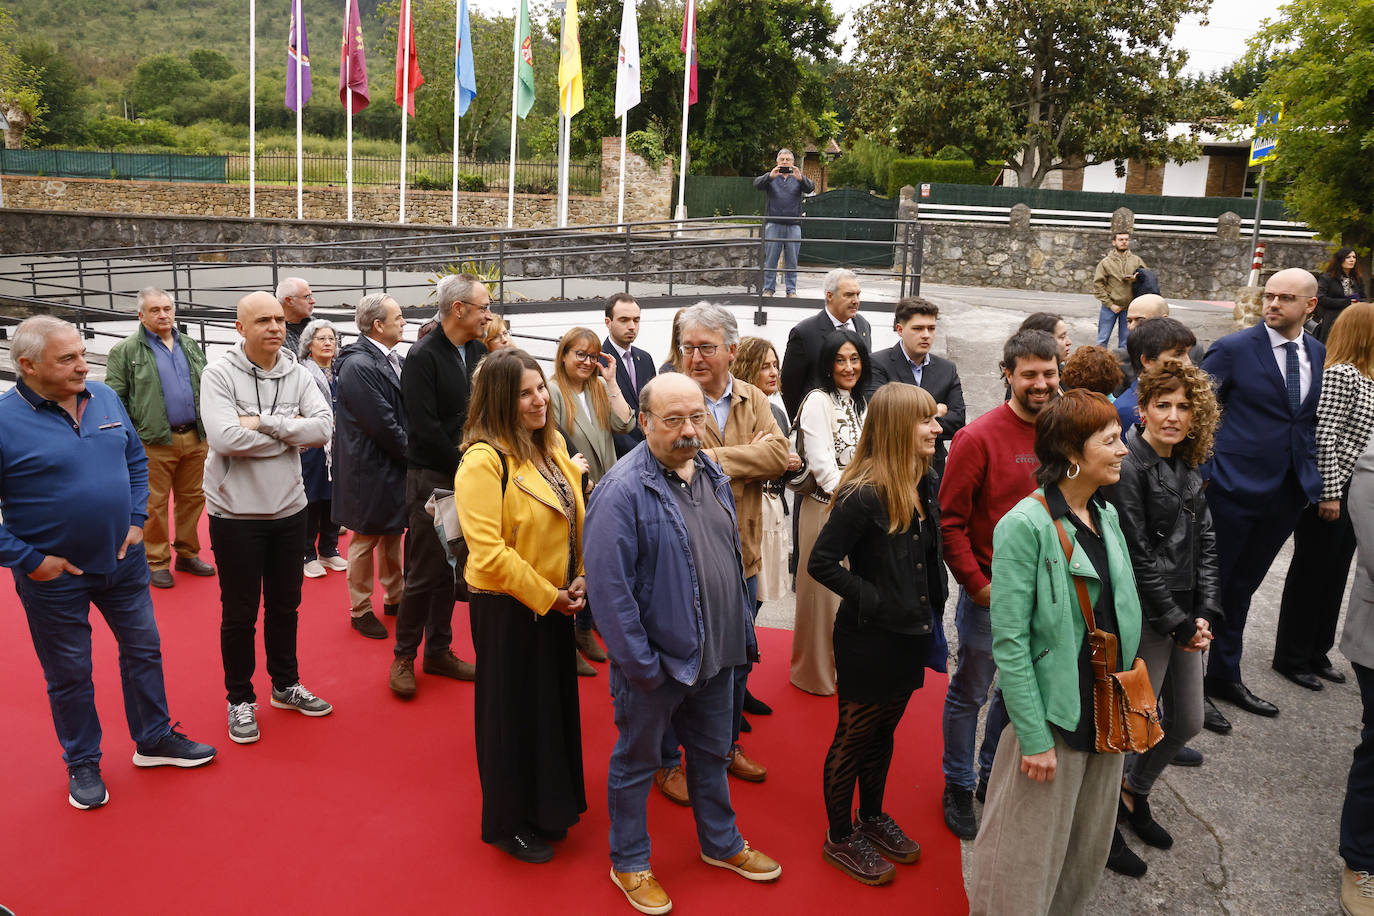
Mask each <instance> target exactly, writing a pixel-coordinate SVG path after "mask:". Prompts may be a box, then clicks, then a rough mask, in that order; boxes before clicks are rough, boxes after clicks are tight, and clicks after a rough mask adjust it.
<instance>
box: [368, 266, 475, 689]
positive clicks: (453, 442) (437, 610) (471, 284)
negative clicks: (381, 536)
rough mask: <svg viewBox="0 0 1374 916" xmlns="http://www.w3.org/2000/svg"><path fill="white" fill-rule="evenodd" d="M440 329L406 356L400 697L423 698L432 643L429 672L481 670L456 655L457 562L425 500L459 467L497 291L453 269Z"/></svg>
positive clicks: (442, 295) (394, 671) (396, 669)
mask: <svg viewBox="0 0 1374 916" xmlns="http://www.w3.org/2000/svg"><path fill="white" fill-rule="evenodd" d="M435 291H436V293H437V294H438V297H439V313H440V315H442V316H443V319H442V321H441V322H440V324H439V326H438V328H436V329H435V330H434V332H433V333H431V334H427V335H425V336H424V337H423V338H421V339H420V340H419V341H418V342H417V343H416V344H415V345H414V346H412V347H411V348H410V352H409V353H407V354H406V360H405V365H404V367H403V368H402V369H401V399H402V402H403V403H404V405H405V415H406V433H407V436H408V439H407V441H406V513H407V517H408V519H407V520H408V525H409V530H408V531H407V532H406V549H405V595H404V597H403V598H402V599H401V606H400V608H399V609H398V610H397V613H396V650H395V658H394V659H392V662H391V672H390V674H389V676H388V679H387V684H388V686H390V687H391V689H392V691H393V692H394V693H396V695H397V696H402V697H411V696H414V695H415V656H416V654H417V653H418V652H419V650H420V643H421V641H422V640H423V642H424V644H425V656H424V662H423V665H422V670H423V671H424V672H425V673H426V674H434V675H439V676H440V677H451V678H456V679H457V680H462V681H470V680H472V679H473V678H474V677H476V674H477V670H476V668H475V667H473V665H472V664H471V663H469V662H465V661H462V660H461V659H459V658H458V656H456V655H454V654H453V650H452V649H451V648H450V646H451V645H452V643H453V567H451V566H450V565H449V562H448V555H447V554H446V553H445V552H444V545H443V544H441V543H439V536H438V535H437V534H435V533H434V521H433V519H431V518H430V517H429V514H428V513H426V512H425V501H426V500H428V499H429V497H430V494H431V493H433V492H434V491H435V490H436V489H444V490H451V489H452V488H453V475H454V474H455V473H456V472H457V470H458V443H459V442H461V441H462V438H463V423H464V422H465V421H466V420H467V416H468V396H469V395H470V393H471V391H472V370H473V369H475V368H477V361H478V360H479V359H481V358H482V356H483V354H485V353H486V352H487V349H486V347H485V346H484V345H483V344H482V339H481V338H482V330H483V329H484V328H485V327H486V324H487V320H488V319H489V318H490V317H491V295H490V294H489V293H488V292H487V287H486V285H485V284H484V283H483V282H482V281H481V279H480V278H478V277H477V276H475V275H473V274H450V275H449V276H447V277H444V278H443V279H442V280H440V281H439V283H438V285H437V286H436V288H435Z"/></svg>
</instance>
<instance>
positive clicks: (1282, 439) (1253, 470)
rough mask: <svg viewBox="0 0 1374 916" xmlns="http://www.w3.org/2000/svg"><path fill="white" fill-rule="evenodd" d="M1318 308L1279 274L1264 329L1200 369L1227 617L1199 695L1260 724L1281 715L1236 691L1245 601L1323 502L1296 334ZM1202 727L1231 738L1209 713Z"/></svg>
mask: <svg viewBox="0 0 1374 916" xmlns="http://www.w3.org/2000/svg"><path fill="white" fill-rule="evenodd" d="M1316 307H1317V282H1316V280H1315V279H1313V277H1312V275H1311V274H1310V273H1308V272H1307V271H1305V270H1301V269H1298V268H1289V269H1288V270H1281V271H1279V272H1278V273H1276V274H1274V276H1273V277H1271V278H1270V279H1269V282H1268V283H1266V284H1265V286H1264V323H1263V324H1260V325H1256V326H1255V327H1253V328H1248V329H1246V330H1244V331H1238V332H1236V333H1235V334H1229V335H1227V336H1226V337H1223V338H1222V339H1221V340H1218V341H1217V342H1216V343H1214V344H1212V347H1211V349H1210V350H1208V351H1207V356H1206V358H1205V359H1204V360H1203V363H1202V367H1203V368H1204V369H1206V370H1207V371H1208V372H1209V373H1210V374H1211V375H1212V378H1213V382H1214V384H1215V385H1216V390H1217V400H1218V401H1220V402H1221V405H1222V422H1221V428H1220V429H1219V430H1218V432H1217V437H1216V445H1215V447H1214V451H1213V458H1212V461H1211V464H1210V467H1209V469H1208V476H1209V479H1210V482H1209V484H1208V486H1207V505H1208V507H1209V508H1210V509H1211V511H1212V521H1213V523H1214V525H1215V527H1216V535H1217V560H1218V567H1219V573H1220V579H1221V582H1222V583H1223V584H1222V592H1221V604H1222V611H1223V613H1224V614H1225V619H1224V620H1223V621H1221V624H1220V626H1219V628H1218V633H1217V636H1216V639H1215V640H1214V641H1213V643H1212V651H1211V653H1210V655H1209V657H1208V660H1207V678H1206V680H1205V682H1204V691H1205V693H1206V695H1207V697H1208V698H1209V700H1210V699H1220V700H1225V701H1227V702H1229V703H1233V704H1235V705H1236V706H1239V707H1240V708H1241V709H1244V710H1245V711H1247V712H1251V713H1254V714H1256V715H1261V716H1276V715H1278V712H1279V710H1278V707H1276V706H1275V705H1274V704H1272V703H1269V702H1267V701H1265V700H1262V699H1260V698H1259V697H1257V696H1255V695H1254V694H1253V693H1251V692H1250V691H1249V690H1248V689H1247V688H1246V686H1245V684H1244V683H1242V681H1241V677H1240V657H1241V648H1242V639H1243V637H1244V633H1245V618H1246V615H1247V614H1248V613H1249V610H1250V599H1251V596H1253V595H1254V593H1255V590H1256V589H1257V588H1259V585H1260V582H1262V581H1263V580H1264V576H1265V574H1266V573H1267V572H1268V571H1269V566H1270V564H1272V563H1273V562H1274V557H1276V556H1277V555H1278V552H1279V548H1280V547H1282V546H1283V542H1284V541H1286V540H1287V539H1288V536H1289V535H1290V534H1292V533H1293V528H1294V527H1295V526H1296V525H1297V521H1298V515H1299V514H1300V513H1301V512H1302V509H1303V507H1304V506H1306V505H1307V504H1308V503H1309V502H1316V501H1317V499H1318V497H1319V496H1320V493H1321V475H1319V474H1318V473H1317V445H1316V431H1317V401H1318V399H1319V398H1320V396H1321V383H1322V363H1323V362H1324V360H1325V357H1326V348H1325V347H1323V346H1322V345H1321V343H1320V342H1319V341H1318V340H1317V339H1316V338H1315V337H1313V336H1312V335H1311V334H1307V333H1304V332H1303V328H1302V326H1303V322H1304V321H1306V320H1307V317H1308V316H1309V315H1311V314H1312V310H1313V309H1315V308H1316ZM1208 727H1209V728H1211V729H1212V730H1213V731H1220V732H1225V731H1229V729H1230V726H1229V724H1227V723H1226V722H1225V720H1224V719H1223V718H1222V717H1221V716H1220V715H1218V714H1216V713H1215V710H1214V709H1213V710H1209V722H1208Z"/></svg>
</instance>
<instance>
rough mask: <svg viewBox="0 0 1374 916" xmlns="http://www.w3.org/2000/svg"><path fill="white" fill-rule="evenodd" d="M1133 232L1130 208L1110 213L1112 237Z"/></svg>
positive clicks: (1132, 216)
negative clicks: (1119, 233)
mask: <svg viewBox="0 0 1374 916" xmlns="http://www.w3.org/2000/svg"><path fill="white" fill-rule="evenodd" d="M1134 231H1135V214H1134V213H1132V212H1131V208H1130V207H1118V208H1117V209H1116V210H1115V211H1114V212H1113V213H1112V235H1116V234H1117V233H1118V232H1134Z"/></svg>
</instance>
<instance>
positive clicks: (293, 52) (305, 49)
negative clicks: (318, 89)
mask: <svg viewBox="0 0 1374 916" xmlns="http://www.w3.org/2000/svg"><path fill="white" fill-rule="evenodd" d="M298 61H299V65H298V63H297V62H298ZM297 69H299V70H300V80H301V84H300V96H301V104H302V105H304V104H305V103H306V102H308V101H310V42H309V41H307V40H306V38H305V19H304V18H303V17H302V15H301V0H291V32H290V34H289V35H288V36H287V39H286V107H287V108H289V109H291V110H292V111H295V110H296V70H297Z"/></svg>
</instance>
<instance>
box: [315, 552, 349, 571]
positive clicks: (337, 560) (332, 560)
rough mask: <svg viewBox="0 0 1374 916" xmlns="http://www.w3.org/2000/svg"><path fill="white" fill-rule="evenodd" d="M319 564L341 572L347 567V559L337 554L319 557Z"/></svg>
mask: <svg viewBox="0 0 1374 916" xmlns="http://www.w3.org/2000/svg"><path fill="white" fill-rule="evenodd" d="M320 565H321V566H323V567H324V568H325V569H332V570H334V571H335V572H343V571H345V570H346V569H348V561H347V560H345V559H344V558H343V557H341V556H339V555H338V554H335V555H334V556H332V557H320Z"/></svg>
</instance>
